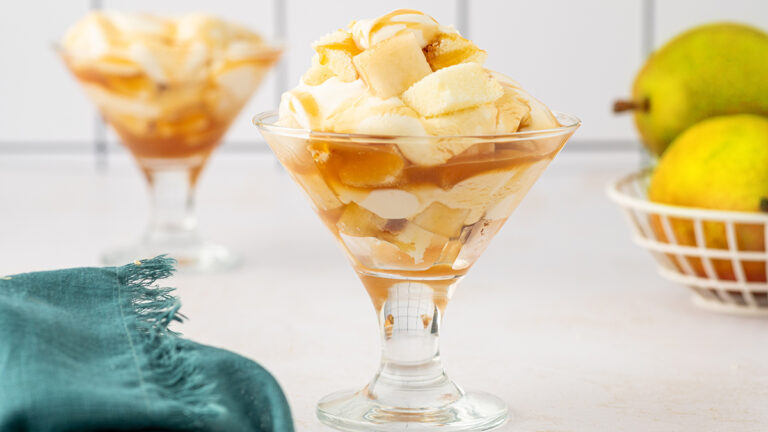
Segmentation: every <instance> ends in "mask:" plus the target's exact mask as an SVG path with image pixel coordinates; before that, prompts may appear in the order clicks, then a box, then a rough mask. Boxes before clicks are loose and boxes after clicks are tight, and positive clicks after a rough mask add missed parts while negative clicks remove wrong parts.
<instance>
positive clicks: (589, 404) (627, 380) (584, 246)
mask: <svg viewBox="0 0 768 432" xmlns="http://www.w3.org/2000/svg"><path fill="white" fill-rule="evenodd" d="M637 166H638V157H637V156H636V155H635V154H634V153H630V152H626V151H625V152H614V153H604V154H596V153H586V152H573V151H570V152H569V151H566V153H564V154H562V155H561V156H559V158H558V159H556V161H555V162H554V163H553V164H552V166H551V167H550V168H549V170H548V171H547V172H545V174H544V176H543V178H542V179H541V180H540V182H539V183H538V184H537V185H536V186H535V187H534V188H533V190H532V191H531V193H530V194H529V196H528V197H527V199H526V200H524V201H523V203H522V205H521V206H520V208H519V209H518V210H517V212H516V214H514V215H513V216H512V218H510V220H509V223H508V224H507V226H506V227H505V228H504V229H503V230H502V232H501V233H500V234H499V235H498V236H497V238H496V239H495V241H494V242H493V243H492V244H491V246H490V247H489V248H488V250H487V251H486V253H485V255H484V256H483V257H482V258H481V259H480V261H479V262H478V263H477V265H476V266H475V267H474V268H473V269H472V271H471V272H470V274H469V276H468V277H467V278H466V280H465V281H464V282H463V284H462V286H460V287H459V289H458V291H457V294H456V296H455V298H454V300H453V302H452V303H451V305H450V306H449V309H448V314H447V317H446V321H445V325H444V331H443V335H444V337H443V341H442V352H443V357H444V359H445V364H446V368H447V370H448V372H449V374H450V375H451V376H452V377H453V378H455V379H456V380H457V381H458V382H459V383H461V384H462V385H464V386H465V387H466V388H476V389H483V390H486V391H489V392H492V393H495V394H497V395H499V396H500V397H502V398H503V399H504V400H505V401H506V402H507V403H508V404H509V406H510V407H511V409H512V411H513V419H512V421H511V422H510V423H509V424H508V425H507V426H505V427H504V428H502V430H505V431H538V432H545V431H547V432H554V431H558V432H559V431H563V432H564V431H606V432H607V431H611V432H613V431H734V432H736V431H739V432H740V431H766V430H768V322H766V321H764V320H760V319H754V318H739V317H731V316H723V315H716V314H712V313H709V312H705V311H702V310H699V309H696V308H695V307H694V306H693V305H692V304H691V303H690V301H689V300H690V299H689V294H688V292H687V291H686V289H684V288H682V287H679V286H675V285H673V284H671V283H668V282H665V281H664V280H662V279H661V278H660V277H659V276H657V274H656V272H655V265H654V264H653V262H652V259H651V257H650V256H649V255H648V254H647V253H646V252H645V251H643V250H641V249H639V248H638V247H636V246H635V245H633V244H632V243H631V242H630V240H629V231H628V228H627V227H626V226H625V224H624V220H623V219H622V216H621V215H620V213H619V211H618V209H617V208H616V207H615V206H614V205H613V203H611V202H609V201H608V199H607V198H606V197H605V194H604V191H603V190H604V186H605V183H606V182H607V181H609V180H611V179H613V178H616V177H618V176H620V175H622V174H623V173H626V172H629V171H631V170H634V169H635V168H636V167H637ZM142 182H143V180H142V178H141V177H140V176H139V174H138V171H137V170H136V169H135V168H134V167H133V165H132V163H131V161H130V159H129V158H128V157H127V156H125V155H122V156H115V157H112V158H111V159H110V166H109V169H108V170H107V171H106V172H98V171H97V170H95V169H94V163H93V159H92V157H90V156H86V155H82V156H61V155H58V156H43V155H32V156H24V155H15V156H14V155H7V154H5V155H0V274H12V273H18V272H23V271H31V270H40V269H51V268H57V267H67V266H82V265H95V264H97V256H98V253H99V251H101V250H102V249H103V248H104V247H106V246H110V245H118V244H121V243H126V242H129V241H130V240H132V239H134V238H136V237H137V236H138V235H139V234H140V232H141V230H142V228H143V224H144V222H145V220H146V212H147V200H146V195H145V191H144V186H143V184H142ZM198 201H199V216H200V224H201V228H202V231H203V232H204V233H205V234H206V235H207V237H208V238H210V239H215V240H218V241H220V242H223V243H225V244H227V245H230V246H232V247H233V248H235V249H237V250H239V251H240V252H241V253H242V254H243V255H244V257H245V265H244V266H243V267H242V268H240V269H239V270H236V271H232V272H229V273H223V274H215V275H205V276H201V275H179V276H176V277H175V278H174V279H173V280H172V281H171V284H173V285H175V286H177V287H178V291H177V293H178V294H179V295H180V296H181V298H182V301H183V303H184V306H183V308H182V311H183V312H184V313H185V314H186V315H188V316H189V317H190V320H189V321H188V322H187V323H185V324H184V325H183V326H181V330H182V331H183V332H184V334H185V335H186V336H188V337H190V338H192V339H195V340H197V341H200V342H203V343H208V344H212V345H216V346H219V347H224V348H227V349H230V350H233V351H236V352H238V353H240V354H243V355H245V356H248V357H250V358H253V359H255V360H257V361H259V362H260V363H261V364H263V365H264V366H265V367H267V368H268V369H269V370H270V371H271V372H272V373H274V375H275V376H276V377H277V379H278V380H279V381H280V383H281V384H282V385H283V387H284V389H285V391H286V393H287V395H288V399H289V400H290V403H291V407H292V409H293V413H294V416H295V421H296V426H297V429H298V430H299V431H322V430H326V429H325V428H324V427H322V426H321V425H320V423H319V422H318V421H317V420H316V419H315V415H314V405H315V402H316V401H317V400H318V399H319V398H320V397H322V396H323V395H325V394H326V393H329V392H331V391H335V390H339V389H342V388H352V387H362V386H363V385H364V384H365V383H366V381H367V380H368V379H369V378H371V376H372V374H373V373H374V371H375V368H376V366H377V361H378V339H377V338H378V334H377V329H376V323H375V318H374V314H373V309H372V307H371V305H370V303H369V300H368V298H367V295H366V294H365V291H364V290H363V289H362V287H361V285H360V283H359V282H358V280H357V278H356V276H355V275H354V273H353V271H352V269H351V268H350V267H349V266H348V264H347V263H346V260H345V258H344V257H343V255H342V253H341V251H340V249H339V248H338V247H337V246H336V245H335V244H334V241H333V238H332V236H331V235H330V234H329V233H328V232H326V229H325V228H324V227H323V226H322V224H321V223H320V221H319V219H317V218H316V216H315V215H314V214H312V212H311V211H310V208H309V205H308V203H307V202H306V201H305V198H304V197H303V196H302V195H301V194H300V193H299V190H298V189H297V187H296V186H294V185H293V184H292V183H291V181H290V179H289V178H288V176H287V175H286V174H285V173H284V172H282V171H281V169H279V168H278V167H277V166H276V163H275V162H274V161H273V159H272V158H271V157H270V155H269V154H267V153H249V154H233V153H228V154H219V155H216V156H215V157H214V159H213V160H212V162H211V164H210V166H209V168H208V170H207V171H206V173H205V174H204V176H203V178H202V182H201V185H200V190H199V200H198Z"/></svg>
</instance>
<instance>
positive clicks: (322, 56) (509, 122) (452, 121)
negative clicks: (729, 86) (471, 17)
mask: <svg viewBox="0 0 768 432" xmlns="http://www.w3.org/2000/svg"><path fill="white" fill-rule="evenodd" d="M313 48H314V50H315V52H316V54H315V56H314V58H313V59H312V66H311V67H310V69H309V70H308V71H307V72H306V73H305V74H304V75H303V76H302V79H301V82H300V83H299V85H298V86H297V87H296V88H294V89H293V90H290V91H288V92H286V93H284V94H283V97H282V100H281V104H280V124H282V125H284V126H290V127H298V128H303V129H311V130H315V131H322V132H338V133H359V134H372V135H408V136H458V135H472V136H478V135H494V134H505V133H512V132H517V131H519V130H520V131H522V130H540V129H550V128H556V127H558V126H559V123H558V122H557V119H556V118H555V116H554V115H553V114H552V112H551V111H550V110H549V109H548V108H547V107H546V105H544V104H543V103H541V102H540V101H538V100H537V99H535V98H533V97H532V96H531V95H530V94H528V93H527V92H525V91H524V90H523V89H522V88H521V87H520V85H519V84H517V83H516V82H515V81H513V80H511V79H509V78H507V77H505V76H503V75H501V74H498V73H496V72H493V71H490V70H487V69H485V68H484V67H483V63H484V62H485V59H486V56H487V55H486V52H485V51H483V50H481V49H480V48H478V47H477V46H476V45H475V44H474V43H472V42H471V41H469V40H467V39H465V38H463V37H461V35H460V34H459V33H458V32H457V31H456V30H455V29H454V28H453V27H450V26H444V25H440V24H439V23H438V22H437V21H435V19H434V18H432V17H430V16H428V15H426V14H424V13H421V12H418V11H414V10H406V9H402V10H396V11H393V12H390V13H388V14H386V15H383V16H381V17H378V18H375V19H364V20H359V21H354V22H352V23H351V24H350V25H349V27H348V28H347V29H341V30H337V31H335V32H333V33H329V34H327V35H325V36H323V37H322V38H321V39H319V40H318V41H317V42H315V43H314V44H313ZM467 148H468V145H467V144H466V143H465V144H458V143H456V144H455V145H454V144H453V143H451V142H450V141H446V142H441V143H440V145H434V146H429V147H427V146H425V145H419V143H412V144H402V145H400V151H401V153H402V154H403V156H404V157H405V159H407V160H408V161H409V162H411V163H412V164H414V165H420V166H433V165H438V164H442V163H445V162H446V161H448V160H450V159H451V158H453V157H456V156H457V155H459V154H461V153H462V152H463V151H465V150H467Z"/></svg>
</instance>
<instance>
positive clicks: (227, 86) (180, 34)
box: [58, 12, 281, 270]
mask: <svg viewBox="0 0 768 432" xmlns="http://www.w3.org/2000/svg"><path fill="white" fill-rule="evenodd" d="M58 52H59V54H60V55H61V58H62V59H63V60H64V62H65V63H66V65H67V66H68V68H69V69H70V71H71V72H72V74H73V75H74V76H75V78H77V80H78V82H79V83H80V84H81V86H82V88H83V90H84V91H85V93H86V94H87V96H88V97H89V98H90V99H91V101H93V103H94V104H96V106H97V107H98V109H99V111H100V113H101V115H102V117H103V118H104V119H105V120H106V122H107V123H108V124H109V125H111V126H112V128H113V129H114V130H115V132H116V133H117V135H118V136H119V137H120V140H121V142H122V144H123V145H124V146H125V147H126V148H128V150H129V151H130V152H131V154H132V155H133V156H134V158H135V160H136V162H137V163H138V166H139V168H140V169H141V170H142V172H143V174H144V176H145V178H146V179H147V183H148V185H149V190H150V195H151V216H150V222H149V225H148V227H147V229H146V232H145V235H144V237H143V238H142V239H141V241H139V242H138V243H137V244H134V245H131V246H127V247H123V248H119V249H117V250H113V251H109V252H107V253H105V254H104V255H103V256H102V260H103V261H104V262H105V263H106V264H122V263H125V262H129V261H132V260H135V259H138V258H143V257H151V256H155V255H159V254H168V255H170V256H172V257H174V258H176V259H177V260H178V262H179V266H180V267H181V268H183V269H194V270H216V269H222V268H227V267H231V266H233V265H235V264H236V263H237V261H238V260H237V256H236V255H235V254H233V253H232V252H230V251H229V250H228V249H227V248H225V247H223V246H219V245H215V244H212V243H209V242H206V241H204V240H203V239H201V238H200V236H199V235H198V233H197V222H196V218H195V211H194V210H195V186H196V184H197V181H198V178H199V176H200V173H201V171H202V170H203V168H204V166H205V164H206V161H207V160H208V157H209V156H210V155H211V152H213V150H214V149H215V148H216V147H217V146H218V144H219V143H220V142H221V139H222V137H223V136H224V134H225V133H226V132H227V129H228V128H229V126H230V124H231V122H232V121H233V119H234V118H235V117H236V116H237V115H238V113H239V112H240V110H241V109H242V107H243V106H244V105H245V104H246V102H247V101H248V100H249V99H250V97H251V96H252V94H253V93H254V92H255V91H256V89H257V88H258V87H259V85H260V84H261V82H262V80H263V78H264V76H265V75H266V74H267V72H268V71H269V70H270V69H271V67H272V66H273V65H274V64H275V63H276V62H277V60H278V59H279V57H280V54H281V49H280V48H279V47H276V46H273V45H271V44H269V43H267V42H266V41H265V40H264V39H262V38H261V37H260V36H259V35H258V34H256V33H254V32H252V31H250V30H248V29H246V28H244V27H241V26H239V25H237V24H234V23H231V22H227V21H224V20H221V19H219V18H216V17H212V16H209V15H205V14H190V15H184V16H180V17H178V18H166V17H158V16H154V15H149V14H141V13H127V12H93V13H90V14H89V15H87V16H86V17H84V18H83V19H82V20H80V21H79V22H78V23H76V24H75V25H74V26H72V27H71V28H70V30H69V31H68V32H67V34H66V35H65V37H64V39H63V41H62V42H61V44H60V45H59V46H58Z"/></svg>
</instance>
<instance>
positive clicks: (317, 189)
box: [294, 173, 341, 211]
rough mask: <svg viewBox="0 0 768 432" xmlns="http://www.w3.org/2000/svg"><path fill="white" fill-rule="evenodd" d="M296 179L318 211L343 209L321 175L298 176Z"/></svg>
mask: <svg viewBox="0 0 768 432" xmlns="http://www.w3.org/2000/svg"><path fill="white" fill-rule="evenodd" d="M294 178H295V179H296V182H297V183H299V184H300V185H301V187H302V188H303V189H304V191H306V192H307V195H309V198H310V199H311V200H312V203H313V204H314V205H315V207H316V208H317V209H318V210H323V211H328V210H333V209H336V208H339V207H341V201H339V198H338V197H337V196H336V194H335V193H334V192H333V191H332V190H331V188H330V187H329V186H328V184H326V183H325V180H323V177H322V176H321V175H320V173H310V174H296V175H295V176H294Z"/></svg>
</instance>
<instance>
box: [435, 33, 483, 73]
mask: <svg viewBox="0 0 768 432" xmlns="http://www.w3.org/2000/svg"><path fill="white" fill-rule="evenodd" d="M424 54H425V55H426V57H427V61H428V62H429V65H430V66H432V70H435V71H436V70H439V69H442V68H445V67H448V66H453V65H457V64H460V63H469V62H474V63H479V64H483V63H484V62H485V59H486V57H488V53H486V52H485V51H483V50H481V49H480V48H478V47H477V45H475V44H474V43H472V42H471V41H469V40H467V39H464V38H463V37H461V35H459V34H458V33H444V34H441V35H440V36H439V37H438V38H437V39H435V40H434V41H432V42H431V43H430V44H429V45H427V46H426V47H424Z"/></svg>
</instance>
